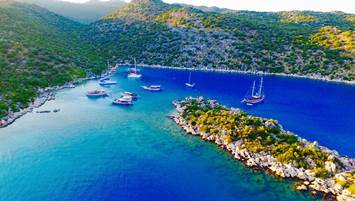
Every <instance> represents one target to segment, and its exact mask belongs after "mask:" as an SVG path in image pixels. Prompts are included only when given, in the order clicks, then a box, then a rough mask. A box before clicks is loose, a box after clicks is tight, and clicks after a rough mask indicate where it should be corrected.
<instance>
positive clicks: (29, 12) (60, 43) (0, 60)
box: [0, 1, 104, 117]
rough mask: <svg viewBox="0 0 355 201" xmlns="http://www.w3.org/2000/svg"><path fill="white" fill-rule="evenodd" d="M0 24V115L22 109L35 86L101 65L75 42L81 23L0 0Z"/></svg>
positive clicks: (57, 81) (81, 74) (58, 81)
mask: <svg viewBox="0 0 355 201" xmlns="http://www.w3.org/2000/svg"><path fill="white" fill-rule="evenodd" d="M0 27H1V28H0V36H1V38H0V78H1V79H0V117H2V116H4V115H6V114H7V112H8V111H9V109H10V110H11V111H17V110H18V109H20V108H23V107H25V106H26V105H27V104H28V102H29V101H30V100H33V99H34V98H35V97H36V96H37V94H38V92H37V90H38V89H39V88H44V87H47V86H53V85H61V84H64V83H65V82H67V81H70V80H73V79H75V78H78V77H84V76H85V75H86V71H90V72H91V71H96V72H98V71H100V68H103V67H104V66H101V65H100V64H99V61H100V59H99V57H97V56H96V55H94V54H92V53H91V52H88V51H85V49H89V48H85V46H83V45H80V43H81V41H80V38H79V31H80V30H81V29H82V28H83V26H82V25H81V24H79V23H76V22H73V21H71V20H68V19H66V18H63V17H60V16H58V15H56V14H53V13H51V12H49V11H47V10H45V9H42V8H40V7H37V6H34V5H29V4H22V3H15V2H13V1H0ZM73 44H77V45H73Z"/></svg>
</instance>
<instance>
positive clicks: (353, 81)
mask: <svg viewBox="0 0 355 201" xmlns="http://www.w3.org/2000/svg"><path fill="white" fill-rule="evenodd" d="M119 65H133V64H129V63H125V64H119ZM138 65H139V66H140V67H144V68H161V69H173V70H184V71H186V70H189V71H203V72H219V73H236V74H257V75H276V76H282V77H293V78H304V79H311V80H320V81H325V82H334V83H343V84H350V85H355V80H352V81H347V80H340V79H330V78H329V77H325V76H320V75H297V74H286V73H266V72H262V71H250V70H247V71H242V70H233V69H210V68H187V67H173V66H161V65H146V64H138Z"/></svg>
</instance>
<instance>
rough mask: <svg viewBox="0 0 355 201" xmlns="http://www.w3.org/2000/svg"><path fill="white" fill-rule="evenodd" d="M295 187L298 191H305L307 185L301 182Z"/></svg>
mask: <svg viewBox="0 0 355 201" xmlns="http://www.w3.org/2000/svg"><path fill="white" fill-rule="evenodd" d="M296 189H297V190H298V191H306V190H307V186H306V185H303V184H302V185H299V186H297V187H296Z"/></svg>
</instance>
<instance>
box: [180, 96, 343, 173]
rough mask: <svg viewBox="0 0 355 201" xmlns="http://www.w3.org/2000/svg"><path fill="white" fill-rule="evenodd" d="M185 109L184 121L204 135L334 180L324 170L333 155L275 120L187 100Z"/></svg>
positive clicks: (201, 101) (200, 100) (198, 100)
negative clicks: (232, 143)
mask: <svg viewBox="0 0 355 201" xmlns="http://www.w3.org/2000/svg"><path fill="white" fill-rule="evenodd" d="M181 105H182V106H183V107H184V113H183V117H184V118H185V119H186V120H188V121H189V122H190V123H191V124H192V125H193V126H196V127H197V128H198V129H199V130H200V131H201V132H203V133H209V134H214V135H218V136H220V137H222V138H223V139H226V140H227V142H231V141H233V140H236V139H238V140H242V142H243V147H244V148H246V149H247V150H248V151H250V152H261V151H266V152H269V153H271V154H272V155H273V156H274V157H275V158H276V159H277V160H278V161H280V162H281V163H292V164H294V165H295V166H297V167H303V168H307V169H313V170H314V172H315V173H316V174H317V176H318V177H321V178H326V177H328V176H330V174H329V172H327V171H326V170H325V169H324V166H325V161H327V160H328V155H329V154H328V153H327V152H325V151H322V150H321V149H318V148H315V147H313V146H311V145H305V144H303V143H302V142H300V141H299V140H298V137H297V136H296V135H294V134H292V133H289V132H286V131H284V130H282V129H281V126H280V125H278V123H277V121H275V120H272V119H262V118H260V117H253V116H249V115H246V113H244V112H242V111H232V110H228V109H227V108H225V107H223V106H221V105H218V104H214V103H211V102H210V101H207V100H204V99H186V100H185V101H183V102H182V103H181ZM336 163H337V162H336ZM337 164H338V163H337Z"/></svg>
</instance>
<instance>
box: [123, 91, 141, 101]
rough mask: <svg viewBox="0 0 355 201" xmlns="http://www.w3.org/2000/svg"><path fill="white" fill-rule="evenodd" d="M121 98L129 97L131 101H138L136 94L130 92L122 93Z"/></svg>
mask: <svg viewBox="0 0 355 201" xmlns="http://www.w3.org/2000/svg"><path fill="white" fill-rule="evenodd" d="M121 95H122V97H130V98H131V99H132V100H137V99H138V94H135V93H132V92H123V93H122V94H121Z"/></svg>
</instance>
